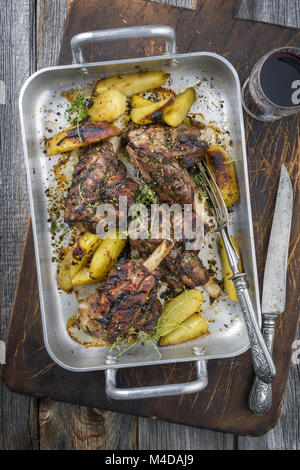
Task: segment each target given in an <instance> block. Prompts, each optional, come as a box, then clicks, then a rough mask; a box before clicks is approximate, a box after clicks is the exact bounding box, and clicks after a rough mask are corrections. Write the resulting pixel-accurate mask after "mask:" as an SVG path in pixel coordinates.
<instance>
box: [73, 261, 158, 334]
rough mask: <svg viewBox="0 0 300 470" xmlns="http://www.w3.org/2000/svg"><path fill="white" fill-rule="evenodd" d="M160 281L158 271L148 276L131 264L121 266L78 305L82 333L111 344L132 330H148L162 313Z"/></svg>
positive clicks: (140, 268)
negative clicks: (100, 286) (158, 296)
mask: <svg viewBox="0 0 300 470" xmlns="http://www.w3.org/2000/svg"><path fill="white" fill-rule="evenodd" d="M159 279H160V274H159V271H155V272H154V273H150V272H149V271H148V270H147V269H146V268H145V266H143V265H141V266H139V267H137V265H136V263H135V261H133V260H130V261H125V262H124V261H122V262H120V263H119V264H118V265H117V266H116V267H115V268H114V269H113V270H112V271H111V273H110V276H109V279H108V281H107V283H106V285H105V286H104V288H101V289H99V291H98V292H97V293H96V294H93V295H92V296H91V297H89V298H88V299H87V300H86V301H84V302H82V303H81V305H79V319H80V324H81V327H82V329H83V330H84V331H85V332H86V333H88V334H90V335H92V336H96V337H98V338H102V339H104V340H107V341H111V342H113V341H115V340H116V338H117V337H119V336H124V335H126V334H128V333H129V330H131V329H133V330H134V332H135V333H136V332H138V331H141V330H142V331H148V330H151V329H152V328H153V326H154V325H155V324H156V322H157V320H158V318H159V316H160V315H161V311H162V307H161V304H160V302H159V301H158V299H157V287H158V281H159Z"/></svg>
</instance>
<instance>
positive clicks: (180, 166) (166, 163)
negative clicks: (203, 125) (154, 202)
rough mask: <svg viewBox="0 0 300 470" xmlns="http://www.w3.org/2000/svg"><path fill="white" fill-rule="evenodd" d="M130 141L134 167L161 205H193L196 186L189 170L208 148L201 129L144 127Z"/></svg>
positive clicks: (133, 131) (129, 150)
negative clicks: (202, 137)
mask: <svg viewBox="0 0 300 470" xmlns="http://www.w3.org/2000/svg"><path fill="white" fill-rule="evenodd" d="M127 138H128V145H127V147H126V149H127V152H128V154H129V156H130V159H131V162H132V164H133V165H134V167H135V168H136V169H137V170H139V172H140V175H141V177H142V178H143V180H144V181H145V182H146V183H147V184H149V186H150V187H151V188H152V189H153V191H155V193H156V194H157V196H158V197H159V199H160V200H161V201H162V202H167V203H169V204H173V203H179V204H182V205H183V204H193V203H194V193H195V191H196V186H195V183H194V181H193V179H192V177H191V176H190V174H189V171H188V169H190V168H192V167H193V166H194V165H196V163H197V162H199V160H200V159H201V156H202V155H203V153H204V152H205V151H206V150H207V149H208V144H207V142H205V141H203V140H201V131H200V130H199V129H198V128H196V127H186V126H183V125H182V126H179V127H177V128H169V127H164V126H161V125H153V126H143V127H140V128H138V129H134V130H131V131H130V132H129V133H128V136H127Z"/></svg>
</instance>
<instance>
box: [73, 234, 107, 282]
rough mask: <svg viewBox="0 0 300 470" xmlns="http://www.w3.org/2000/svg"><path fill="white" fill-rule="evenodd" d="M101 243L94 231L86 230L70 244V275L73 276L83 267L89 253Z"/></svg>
mask: <svg viewBox="0 0 300 470" xmlns="http://www.w3.org/2000/svg"><path fill="white" fill-rule="evenodd" d="M100 243H101V240H99V238H98V237H97V235H95V234H94V233H90V232H86V233H83V234H82V235H80V236H79V237H78V238H77V240H76V242H75V244H74V245H73V246H72V260H71V265H70V277H71V279H73V277H74V276H75V275H76V274H77V273H78V271H80V269H81V268H83V267H84V266H85V265H86V263H87V261H88V258H89V256H90V255H91V253H93V252H94V251H95V250H96V248H97V247H98V246H99V244H100Z"/></svg>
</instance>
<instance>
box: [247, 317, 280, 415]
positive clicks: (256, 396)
mask: <svg viewBox="0 0 300 470" xmlns="http://www.w3.org/2000/svg"><path fill="white" fill-rule="evenodd" d="M275 321H276V317H274V316H271V315H269V316H267V315H264V318H263V326H262V334H263V338H264V340H265V343H266V346H267V348H268V351H269V353H270V354H272V352H273V344H274V336H275ZM271 406H272V385H271V384H270V383H265V382H264V381H262V380H260V379H259V378H258V377H255V379H254V382H253V385H252V389H251V392H250V396H249V408H250V410H251V411H253V412H254V413H256V414H257V415H263V414H265V413H267V412H268V411H269V410H270V408H271Z"/></svg>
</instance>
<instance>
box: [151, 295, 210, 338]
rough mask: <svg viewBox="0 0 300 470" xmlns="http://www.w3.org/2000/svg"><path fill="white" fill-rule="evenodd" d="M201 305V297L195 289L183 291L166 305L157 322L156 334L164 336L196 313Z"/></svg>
mask: <svg viewBox="0 0 300 470" xmlns="http://www.w3.org/2000/svg"><path fill="white" fill-rule="evenodd" d="M202 303H203V295H202V292H200V291H199V290H197V289H190V290H186V291H184V292H183V293H182V294H180V295H177V297H174V299H172V300H171V301H170V302H168V303H167V304H166V306H165V307H164V309H163V313H162V315H161V317H160V319H159V321H158V333H159V335H160V336H165V335H167V334H168V333H170V331H172V330H174V329H175V328H176V327H177V326H178V325H179V324H180V323H182V322H183V321H184V320H186V319H187V318H188V317H190V316H191V315H193V313H195V312H198V311H199V309H200V307H201V305H202Z"/></svg>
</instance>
